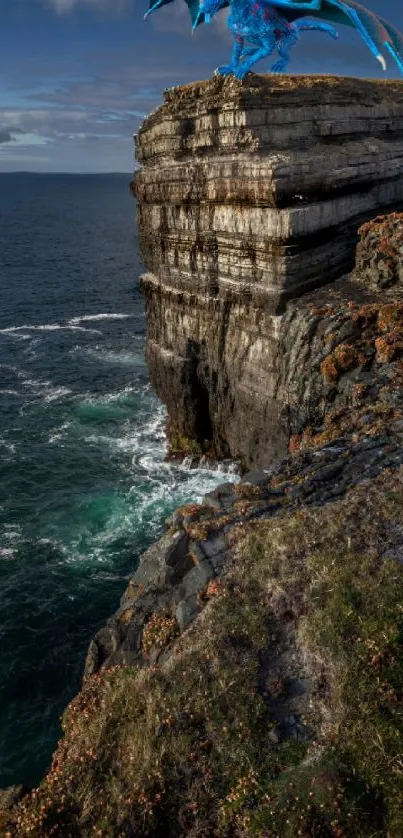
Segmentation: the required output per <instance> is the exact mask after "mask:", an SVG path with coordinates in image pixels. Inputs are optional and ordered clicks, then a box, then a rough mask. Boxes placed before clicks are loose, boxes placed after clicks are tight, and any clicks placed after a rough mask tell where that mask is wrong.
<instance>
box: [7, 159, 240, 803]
mask: <svg viewBox="0 0 403 838" xmlns="http://www.w3.org/2000/svg"><path fill="white" fill-rule="evenodd" d="M128 182H129V176H127V177H126V176H118V175H117V176H71V175H66V176H62V175H60V176H59V175H52V176H44V175H42V176H35V175H0V788H1V787H4V786H6V785H9V784H11V783H14V782H24V783H27V784H29V785H33V784H36V783H37V782H38V781H39V779H40V777H41V775H42V774H43V772H44V771H45V769H46V768H47V766H48V765H49V762H50V757H51V753H52V751H53V749H54V747H55V745H56V742H57V740H58V738H59V736H60V715H61V713H62V712H63V710H64V708H65V707H66V705H67V703H68V701H69V700H70V699H71V698H72V696H73V695H74V694H75V693H76V692H77V690H78V688H79V685H80V680H81V676H82V668H83V662H84V656H85V652H86V649H87V646H88V643H89V641H90V639H91V636H92V635H93V634H94V633H95V632H96V630H97V629H98V628H99V627H100V626H101V625H102V624H103V622H104V621H105V620H106V618H107V617H108V616H110V615H111V614H112V613H113V611H114V610H115V609H116V607H117V606H118V603H119V598H120V596H121V594H122V592H123V590H124V588H125V586H126V584H127V579H128V577H129V576H130V574H131V573H132V572H133V571H134V569H135V567H136V565H137V562H138V557H139V555H140V553H141V552H142V551H143V550H144V549H145V548H146V547H147V546H148V545H149V544H150V543H151V542H152V541H153V540H155V538H156V537H158V535H159V534H160V533H161V532H162V529H163V521H164V519H165V518H166V516H167V515H168V514H169V513H170V511H172V510H173V509H174V508H175V507H176V506H178V505H179V504H181V503H183V502H185V501H186V500H196V499H197V498H200V497H201V496H202V494H203V493H204V492H206V491H208V490H210V489H212V488H213V487H214V486H215V485H217V484H218V483H219V482H220V481H222V480H223V474H222V472H220V471H219V470H207V469H196V470H192V469H189V468H187V467H186V463H183V464H177V465H173V464H168V463H167V462H165V434H164V422H165V412H164V408H163V407H162V405H161V404H160V402H159V401H158V400H157V398H156V397H155V395H154V394H153V392H152V390H151V388H150V385H149V382H148V376H147V369H146V365H145V362H144V336H145V318H144V309H143V301H142V297H141V293H140V291H139V282H138V280H139V276H140V274H141V271H142V265H141V262H140V258H139V255H138V248H137V240H136V232H135V224H134V209H135V208H134V201H133V198H132V197H131V195H130V194H129V191H128ZM226 479H228V478H226Z"/></svg>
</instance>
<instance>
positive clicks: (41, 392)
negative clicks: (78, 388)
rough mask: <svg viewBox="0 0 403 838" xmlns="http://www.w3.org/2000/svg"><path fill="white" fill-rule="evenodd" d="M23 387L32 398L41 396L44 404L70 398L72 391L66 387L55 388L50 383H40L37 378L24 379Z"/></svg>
mask: <svg viewBox="0 0 403 838" xmlns="http://www.w3.org/2000/svg"><path fill="white" fill-rule="evenodd" d="M22 386H23V387H29V388H30V389H31V390H32V391H33V395H34V396H43V399H44V402H45V404H49V403H50V402H54V401H58V400H59V399H63V398H64V397H65V396H70V395H71V393H72V391H71V390H70V389H69V388H68V387H63V386H57V384H53V382H52V381H42V380H41V379H38V378H26V379H25V380H24V381H23V382H22Z"/></svg>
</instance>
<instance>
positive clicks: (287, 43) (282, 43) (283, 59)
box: [270, 30, 298, 73]
mask: <svg viewBox="0 0 403 838" xmlns="http://www.w3.org/2000/svg"><path fill="white" fill-rule="evenodd" d="M297 41H298V33H297V32H296V31H293V30H290V31H289V32H287V33H286V34H284V35H283V36H282V38H279V40H278V41H277V42H276V48H277V52H278V54H279V56H280V60H279V61H276V62H275V64H273V66H272V67H270V72H271V73H285V71H286V69H287V67H288V64H289V62H290V60H291V55H290V49H291V47H294V46H295V44H296V43H297Z"/></svg>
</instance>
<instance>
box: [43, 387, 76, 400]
mask: <svg viewBox="0 0 403 838" xmlns="http://www.w3.org/2000/svg"><path fill="white" fill-rule="evenodd" d="M70 395H71V390H69V388H68V387H55V388H54V389H53V390H51V391H50V392H48V393H46V395H45V402H46V404H49V403H50V402H56V401H58V400H59V399H63V398H64V397H65V396H70Z"/></svg>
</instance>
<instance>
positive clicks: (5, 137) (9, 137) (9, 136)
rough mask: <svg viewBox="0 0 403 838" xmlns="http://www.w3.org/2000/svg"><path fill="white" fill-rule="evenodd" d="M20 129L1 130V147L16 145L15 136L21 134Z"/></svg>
mask: <svg viewBox="0 0 403 838" xmlns="http://www.w3.org/2000/svg"><path fill="white" fill-rule="evenodd" d="M20 133H21V130H20V128H0V145H3V144H4V143H15V142H16V137H15V134H20Z"/></svg>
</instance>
